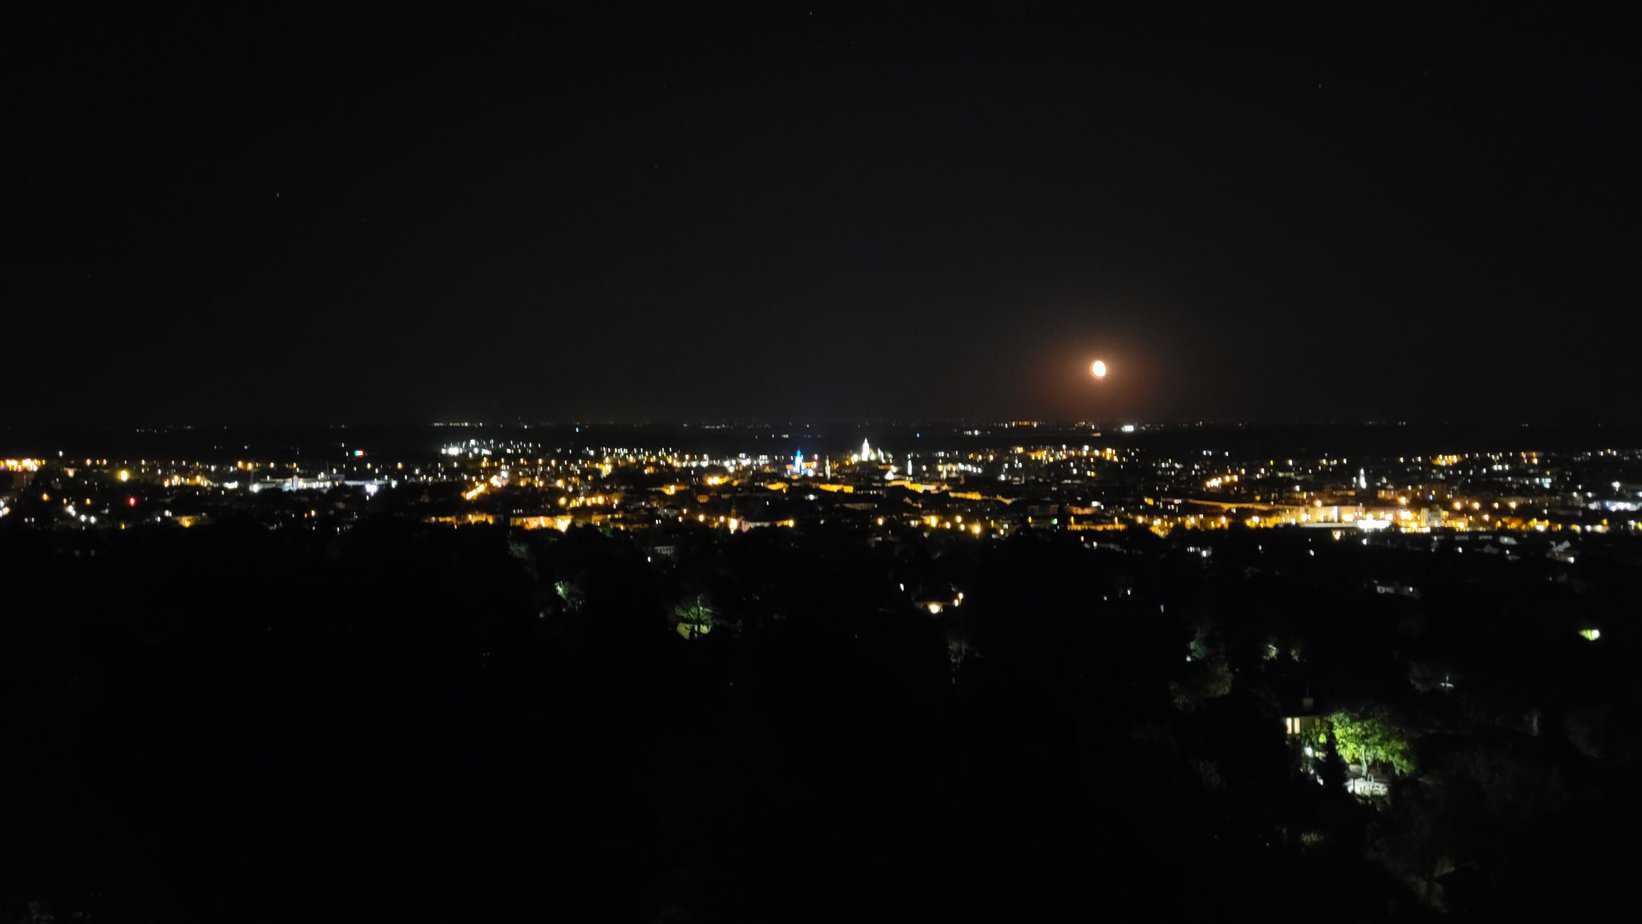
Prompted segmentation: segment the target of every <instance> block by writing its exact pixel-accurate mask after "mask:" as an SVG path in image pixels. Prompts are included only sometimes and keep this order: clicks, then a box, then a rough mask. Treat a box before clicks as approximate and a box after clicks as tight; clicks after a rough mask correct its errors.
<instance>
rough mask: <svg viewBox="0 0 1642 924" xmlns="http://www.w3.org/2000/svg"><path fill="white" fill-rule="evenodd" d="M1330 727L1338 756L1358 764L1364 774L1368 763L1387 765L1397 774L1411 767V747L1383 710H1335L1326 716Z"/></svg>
mask: <svg viewBox="0 0 1642 924" xmlns="http://www.w3.org/2000/svg"><path fill="white" fill-rule="evenodd" d="M1328 723H1329V728H1330V730H1331V731H1332V732H1333V733H1334V737H1335V740H1336V741H1337V742H1338V746H1339V751H1340V756H1341V757H1343V758H1345V759H1346V760H1347V761H1350V762H1351V763H1354V764H1360V765H1361V766H1362V768H1363V773H1364V774H1365V775H1366V774H1367V773H1368V768H1369V766H1370V765H1371V764H1376V763H1383V764H1390V765H1391V767H1392V769H1394V770H1396V771H1397V772H1398V773H1408V772H1410V771H1411V770H1413V769H1414V750H1413V748H1412V747H1411V746H1410V745H1409V741H1408V737H1407V736H1406V735H1404V734H1403V732H1402V730H1401V729H1399V728H1398V727H1397V726H1396V725H1395V724H1394V723H1393V722H1392V721H1391V720H1390V718H1389V717H1388V716H1386V715H1385V713H1384V712H1383V711H1379V710H1375V711H1370V712H1336V713H1334V714H1333V715H1331V716H1329V717H1328Z"/></svg>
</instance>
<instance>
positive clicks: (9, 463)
mask: <svg viewBox="0 0 1642 924" xmlns="http://www.w3.org/2000/svg"><path fill="white" fill-rule="evenodd" d="M44 464H45V463H44V462H42V461H41V460H39V459H7V460H5V467H6V471H8V472H37V471H39V470H40V466H42V465H44Z"/></svg>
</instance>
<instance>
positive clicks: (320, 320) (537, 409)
mask: <svg viewBox="0 0 1642 924" xmlns="http://www.w3.org/2000/svg"><path fill="white" fill-rule="evenodd" d="M54 6H55V5H54ZM1148 6H1152V5H1148ZM1009 8H1010V9H1013V7H1012V6H1011V7H1009ZM1155 8H1156V9H1160V10H1162V12H1151V13H1146V14H1140V13H1134V14H1129V15H1128V16H1126V17H1117V18H1107V19H1095V20H1091V21H1085V22H1072V21H1067V20H1065V19H1062V18H1057V17H1055V16H1051V15H1050V14H1048V13H1041V15H1038V14H1035V13H1034V12H1033V11H1030V10H1029V11H1028V13H1026V14H1009V17H1008V18H1003V19H999V20H997V21H971V22H955V21H949V20H933V19H926V18H922V17H917V16H911V15H906V16H899V17H897V18H895V19H893V20H889V21H884V22H859V21H841V20H840V19H839V18H838V17H837V16H836V15H835V14H834V13H833V12H832V11H831V10H829V9H825V8H816V9H814V12H813V15H811V13H810V8H809V7H806V6H802V5H800V6H790V7H789V6H784V5H772V6H770V7H767V8H762V9H765V14H764V15H765V16H766V17H767V18H764V19H759V20H746V19H736V20H734V21H725V22H712V21H705V20H699V19H689V20H674V21H646V20H642V19H638V18H626V19H621V20H609V21H591V22H570V23H554V22H548V21H544V20H536V19H531V18H526V17H520V16H511V15H510V16H492V15H488V14H482V13H476V12H473V11H472V10H473V9H474V8H473V7H472V6H471V5H466V4H457V5H453V6H451V5H447V6H444V7H441V8H437V9H433V10H432V13H433V15H432V16H431V17H430V18H425V19H423V18H416V17H417V16H418V15H420V14H418V13H414V12H412V11H414V10H420V9H422V7H419V6H417V5H414V4H410V5H399V6H397V7H385V8H383V9H382V10H381V11H380V13H379V14H376V15H368V16H367V15H363V14H360V15H357V16H355V17H353V18H348V19H339V18H338V17H337V15H336V13H335V12H334V11H330V10H322V11H318V12H316V13H315V14H314V15H313V16H302V15H298V14H295V13H291V12H289V11H287V12H283V13H281V14H279V15H274V14H272V13H267V14H240V13H232V14H224V13H219V12H215V11H211V10H209V9H208V8H201V9H200V10H197V11H195V12H183V13H177V14H172V13H157V12H155V11H154V10H153V9H151V8H147V7H145V8H144V9H143V10H142V11H140V12H124V13H118V12H115V13H112V14H108V13H100V14H98V15H95V16H93V15H92V14H91V13H90V12H88V11H87V10H85V9H84V8H80V7H75V8H72V9H69V10H67V11H63V12H54V13H52V12H47V13H36V14H32V18H29V17H25V18H21V19H19V18H16V14H14V13H12V12H8V13H7V14H6V15H7V16H8V17H11V18H9V19H8V20H7V21H6V23H5V24H4V27H3V28H0V36H3V37H0V48H3V52H4V56H5V64H4V69H3V72H4V77H3V88H0V89H3V93H0V105H3V106H4V119H5V123H6V125H7V126H8V128H7V130H6V132H5V140H4V142H3V147H0V150H3V151H4V154H3V157H4V163H5V168H6V169H5V176H6V180H7V183H6V186H7V193H6V207H5V215H6V218H5V222H4V227H5V231H4V235H5V238H4V242H3V243H4V249H3V252H0V271H3V275H0V297H3V299H4V304H5V308H4V318H5V323H4V324H3V325H0V349H3V351H4V353H3V355H4V357H5V366H6V367H7V369H8V375H7V381H6V395H5V398H4V399H0V409H3V410H4V411H5V414H6V416H7V417H8V418H11V419H13V420H18V421H24V422H31V421H32V422H47V421H64V420H72V421H77V422H86V423H106V424H120V425H126V424H132V425H135V424H149V423H161V422H184V421H187V422H237V423H243V422H258V421H270V422H272V421H279V422H299V421H300V422H365V421H372V422H410V421H427V420H434V419H475V418H479V419H489V420H511V419H520V418H524V419H530V420H567V419H582V420H587V419H614V420H661V419H690V420H702V419H709V418H722V417H732V416H733V417H743V418H747V417H764V418H787V417H801V418H815V419H843V418H852V417H861V416H872V417H901V418H908V417H918V418H937V417H938V418H959V417H964V418H1003V417H1028V416H1030V417H1044V418H1063V419H1072V418H1080V417H1086V416H1095V417H1100V418H1106V419H1111V418H1122V419H1140V420H1192V419H1198V418H1211V419H1247V420H1254V421H1273V422H1278V421H1328V420H1355V419H1365V418H1377V419H1386V418H1390V419H1398V418H1406V419H1411V420H1426V421H1432V420H1448V419H1455V420H1457V419H1475V418H1487V419H1497V420H1502V421H1516V420H1524V421H1546V420H1561V421H1567V420H1587V419H1588V420H1610V421H1628V422H1635V421H1637V420H1638V419H1639V418H1642V410H1639V408H1638V401H1637V398H1638V397H1639V396H1642V372H1639V371H1638V370H1639V368H1642V362H1638V355H1639V353H1642V350H1639V343H1642V341H1639V338H1638V334H1639V333H1642V319H1639V318H1638V315H1639V314H1642V307H1639V306H1642V299H1639V297H1638V296H1639V288H1642V286H1639V283H1638V276H1637V269H1636V268H1637V265H1638V256H1639V255H1642V248H1639V246H1638V245H1639V244H1642V241H1639V234H1638V217H1639V215H1638V213H1639V204H1642V190H1639V188H1638V187H1639V185H1642V184H1639V182H1638V164H1642V145H1639V144H1638V137H1637V129H1636V124H1637V114H1638V113H1639V112H1642V92H1639V75H1642V67H1639V66H1638V58H1637V55H1636V53H1635V50H1634V45H1635V39H1634V33H1633V32H1632V31H1631V30H1630V29H1629V28H1628V27H1627V26H1625V25H1623V24H1620V23H1616V22H1606V21H1603V20H1601V19H1592V18H1585V19H1578V18H1575V17H1573V16H1572V15H1570V14H1565V13H1560V12H1557V6H1555V5H1550V4H1547V5H1545V6H1543V7H1540V8H1537V9H1529V10H1527V11H1512V12H1497V11H1491V9H1493V8H1489V9H1485V8H1483V7H1482V6H1480V5H1477V6H1464V7H1449V6H1447V5H1444V9H1443V11H1441V12H1438V13H1435V14H1434V13H1433V12H1432V11H1431V10H1430V9H1424V10H1418V12H1414V10H1416V9H1417V8H1412V7H1411V8H1409V10H1408V11H1404V12H1395V11H1393V9H1392V8H1391V7H1387V6H1382V5H1377V4H1369V5H1357V6H1353V7H1351V11H1352V13H1353V15H1352V16H1351V17H1349V18H1345V17H1342V18H1338V19H1319V18H1315V15H1314V14H1313V15H1312V16H1310V17H1309V18H1308V17H1301V18H1294V17H1293V16H1292V15H1290V14H1283V15H1279V14H1276V13H1273V14H1269V15H1266V14H1262V15H1261V16H1255V17H1253V18H1251V17H1250V16H1248V15H1247V14H1246V13H1244V12H1241V11H1238V12H1226V13H1221V14H1216V15H1211V16H1208V17H1203V16H1200V15H1197V14H1195V13H1187V12H1185V11H1184V10H1175V11H1174V12H1171V9H1173V8H1171V7H1169V6H1167V5H1164V6H1161V7H1155ZM1228 9H1229V8H1228ZM1295 9H1299V8H1298V7H1297V8H1295ZM1592 9H1595V7H1592ZM1291 12H1292V11H1291ZM1096 356H1100V357H1103V358H1105V359H1106V361H1107V362H1108V363H1110V364H1111V367H1112V374H1111V376H1110V377H1109V378H1108V379H1107V380H1106V382H1105V383H1104V384H1102V385H1100V386H1098V387H1096V386H1095V385H1094V384H1093V383H1092V381H1091V379H1090V377H1089V375H1088V363H1089V361H1090V360H1091V359H1092V358H1094V357H1096Z"/></svg>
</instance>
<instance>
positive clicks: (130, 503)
mask: <svg viewBox="0 0 1642 924" xmlns="http://www.w3.org/2000/svg"><path fill="white" fill-rule="evenodd" d="M125 505H126V506H127V507H135V506H137V499H136V498H135V497H128V498H126V499H125Z"/></svg>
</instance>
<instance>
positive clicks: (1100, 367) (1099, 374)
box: [1089, 359, 1106, 379]
mask: <svg viewBox="0 0 1642 924" xmlns="http://www.w3.org/2000/svg"><path fill="white" fill-rule="evenodd" d="M1089 372H1090V373H1091V374H1093V375H1094V377H1095V378H1097V379H1104V378H1106V360H1104V359H1097V360H1095V362H1094V364H1093V365H1091V366H1090V367H1089Z"/></svg>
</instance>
